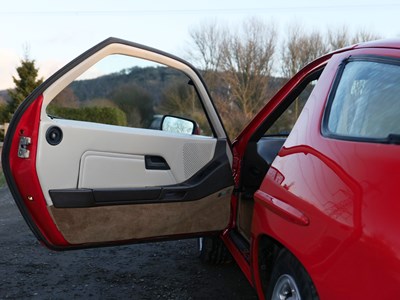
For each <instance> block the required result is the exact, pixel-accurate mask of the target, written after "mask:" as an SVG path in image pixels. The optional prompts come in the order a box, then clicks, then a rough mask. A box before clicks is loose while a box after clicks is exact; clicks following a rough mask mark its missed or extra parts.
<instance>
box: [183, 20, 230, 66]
mask: <svg viewBox="0 0 400 300" xmlns="http://www.w3.org/2000/svg"><path fill="white" fill-rule="evenodd" d="M189 34H190V37H191V39H192V41H193V44H194V47H193V48H191V49H190V50H189V55H190V56H191V58H192V59H193V60H194V61H196V62H197V63H198V64H199V67H200V68H201V70H203V71H204V72H205V73H208V72H216V71H217V70H218V67H219V66H220V60H221V51H220V45H221V42H222V40H223V38H224V36H225V34H226V29H225V28H223V27H221V26H220V25H219V24H218V23H217V22H216V21H209V22H204V23H202V24H200V26H199V27H197V28H192V29H191V31H190V33H189Z"/></svg>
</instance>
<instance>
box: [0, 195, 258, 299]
mask: <svg viewBox="0 0 400 300" xmlns="http://www.w3.org/2000/svg"><path fill="white" fill-rule="evenodd" d="M26 298H33V299H88V298H89V299H257V297H256V295H255V293H254V291H253V289H252V287H251V286H250V284H249V283H248V282H247V280H246V278H245V277H244V275H243V274H242V273H241V271H240V270H239V268H238V267H237V265H236V264H234V263H231V264H228V265H223V266H209V265H205V264H202V263H201V262H200V261H199V259H198V258H197V253H196V240H194V239H190V240H180V241H172V242H162V243H151V244H140V245H131V246H120V247H109V248H99V249H88V250H75V251H68V252H53V251H50V250H48V249H46V248H44V247H43V246H41V245H40V244H39V243H38V242H37V240H36V239H35V237H34V235H33V234H32V232H31V231H30V230H29V228H28V227H27V225H26V224H25V221H24V220H23V219H22V217H21V215H20V213H19V211H18V209H17V207H16V206H15V204H14V202H13V200H12V198H11V195H10V194H9V192H8V190H7V189H6V188H2V189H0V299H26Z"/></svg>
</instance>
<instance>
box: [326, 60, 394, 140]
mask: <svg viewBox="0 0 400 300" xmlns="http://www.w3.org/2000/svg"><path fill="white" fill-rule="evenodd" d="M324 121H325V124H324V130H325V133H328V135H331V136H334V137H338V138H343V139H351V140H366V141H376V142H392V141H400V66H399V65H398V62H396V61H393V60H385V59H381V58H376V59H375V60H374V59H368V60H366V59H365V60H361V59H353V60H350V61H348V62H347V63H346V64H345V66H344V67H343V68H342V70H341V75H340V76H339V79H338V81H337V83H336V90H334V93H332V96H331V99H330V101H329V105H328V107H327V113H326V114H325V120H324Z"/></svg>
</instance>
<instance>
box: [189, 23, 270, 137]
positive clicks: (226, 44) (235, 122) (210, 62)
mask: <svg viewBox="0 0 400 300" xmlns="http://www.w3.org/2000/svg"><path fill="white" fill-rule="evenodd" d="M190 36H191V38H192V40H193V44H194V48H195V49H194V50H193V51H191V53H190V54H191V56H192V58H195V60H196V61H197V62H198V64H199V65H200V66H201V67H202V68H203V71H204V76H205V80H206V81H207V83H208V87H209V88H210V90H211V94H212V96H213V98H214V101H215V103H216V105H217V107H218V110H219V112H220V113H221V116H222V119H223V120H224V124H225V127H226V128H227V130H228V133H229V135H230V136H231V137H234V136H236V135H237V134H238V133H239V132H240V130H241V129H243V126H244V125H245V124H246V123H247V122H248V121H249V120H250V119H251V118H252V117H253V116H254V114H255V113H256V112H257V111H258V110H259V109H260V108H261V106H262V105H263V104H264V103H265V102H266V100H267V99H268V98H269V97H268V83H269V78H270V76H271V71H272V66H273V57H274V54H275V48H276V30H275V27H274V25H273V24H266V23H264V22H262V21H260V20H257V19H249V20H246V21H244V22H243V24H242V25H241V27H240V28H236V30H235V31H233V30H227V29H226V28H223V27H221V26H219V25H218V24H216V23H215V22H211V23H203V24H202V25H201V26H200V27H199V28H197V29H192V31H191V33H190Z"/></svg>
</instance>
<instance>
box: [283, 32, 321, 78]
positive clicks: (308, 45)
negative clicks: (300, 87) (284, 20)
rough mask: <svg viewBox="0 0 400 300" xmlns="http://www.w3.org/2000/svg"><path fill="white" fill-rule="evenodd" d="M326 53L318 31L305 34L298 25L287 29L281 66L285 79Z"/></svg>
mask: <svg viewBox="0 0 400 300" xmlns="http://www.w3.org/2000/svg"><path fill="white" fill-rule="evenodd" d="M326 52H328V47H327V46H326V44H325V41H324V38H323V36H322V34H321V33H320V32H318V31H313V32H311V33H306V32H305V31H304V30H303V28H302V27H301V26H300V25H299V24H292V25H291V26H289V28H288V33H287V38H286V39H285V40H284V42H283V44H282V51H281V66H282V74H283V76H284V77H286V78H291V77H293V76H294V75H295V74H296V73H297V72H299V71H300V69H302V68H303V67H304V66H305V65H307V64H308V63H309V62H311V61H313V60H315V59H316V58H318V57H320V56H322V55H324V54H325V53H326Z"/></svg>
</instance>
